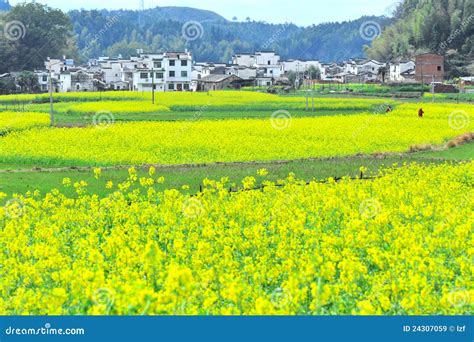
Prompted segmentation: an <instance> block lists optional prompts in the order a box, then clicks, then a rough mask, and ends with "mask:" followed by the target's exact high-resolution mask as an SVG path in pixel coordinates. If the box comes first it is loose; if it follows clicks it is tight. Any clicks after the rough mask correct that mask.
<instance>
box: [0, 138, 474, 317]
mask: <svg viewBox="0 0 474 342" xmlns="http://www.w3.org/2000/svg"><path fill="white" fill-rule="evenodd" d="M282 143H285V141H284V140H283V141H282ZM334 146H336V145H334ZM154 171H155V170H154V169H150V172H149V177H145V178H140V179H137V173H136V170H134V169H130V170H129V175H130V176H129V178H128V179H127V180H126V181H125V182H123V183H121V184H107V186H108V187H110V188H112V189H115V190H116V191H115V192H114V193H113V194H111V195H110V196H109V197H107V198H103V199H100V198H99V197H98V196H96V195H93V194H92V195H89V194H88V192H87V184H85V183H84V182H78V183H75V184H71V182H70V180H69V179H65V180H64V182H63V183H64V186H70V187H74V188H75V190H76V192H77V196H75V197H74V198H68V197H66V196H64V195H63V194H61V192H60V190H53V191H51V192H50V193H48V194H46V195H44V196H41V195H40V194H39V193H37V192H33V193H30V194H28V195H26V196H20V197H16V198H14V199H12V200H10V201H8V202H7V205H6V206H5V210H1V211H0V228H1V234H0V245H1V246H2V248H1V250H0V264H1V265H2V267H1V268H0V277H1V279H2V281H1V282H0V314H2V315H59V314H70V315H76V314H93V315H99V314H113V315H115V314H118V315H125V314H131V315H148V314H177V315H181V314H192V315H194V314H202V315H207V314H211V315H228V314H236V315H240V314H243V315H253V314H256V315H261V314H271V315H273V314H290V315H293V314H311V315H312V314H318V315H326V314H330V315H332V314H356V315H373V314H375V315H381V314H386V315H396V314H397V315H399V314H408V315H421V314H423V315H428V314H434V315H435V314H468V313H470V312H472V305H473V303H474V291H473V290H472V279H473V278H472V277H473V264H472V260H473V257H474V248H473V245H474V244H473V243H474V241H473V234H472V229H473V224H474V211H473V210H472V209H473V206H474V190H473V189H474V188H473V185H474V163H469V164H459V165H448V164H444V165H440V166H431V167H426V166H418V165H411V166H407V167H404V168H401V169H391V170H387V171H384V175H383V176H382V177H381V178H378V179H375V180H373V181H367V180H366V181H361V180H349V179H343V180H342V181H340V182H337V183H336V182H335V181H333V180H331V179H330V180H329V181H328V183H318V182H312V183H310V184H309V185H303V183H301V182H299V181H298V180H295V179H294V177H293V176H292V175H290V176H289V177H288V179H286V180H284V181H281V182H278V184H280V185H281V187H279V186H277V184H274V183H270V182H266V183H265V184H266V187H265V189H264V190H262V191H260V190H259V191H241V192H238V193H229V192H228V191H227V190H226V188H227V187H228V184H227V180H226V179H222V180H221V181H219V182H215V181H210V180H206V181H205V182H204V184H205V185H206V188H205V189H204V190H203V192H202V193H199V194H198V195H197V196H195V197H190V196H189V195H185V194H182V193H181V192H179V191H177V190H167V191H165V192H156V191H155V190H154V189H153V185H154V184H155V183H156V182H162V181H163V180H162V179H161V177H159V175H156V174H155V172H154ZM95 174H96V176H97V177H100V174H101V172H100V170H96V171H95ZM265 174H266V172H265V170H260V171H259V172H258V175H257V173H256V174H255V177H247V178H246V179H244V180H243V186H244V187H246V188H252V187H253V186H254V184H255V182H256V179H258V180H261V179H262V178H263V177H264V175H265ZM135 183H139V184H141V187H140V188H139V189H135V190H133V191H131V190H128V189H129V188H130V187H131V186H132V185H133V184H135ZM304 184H306V183H304ZM0 197H2V196H1V195H0Z"/></svg>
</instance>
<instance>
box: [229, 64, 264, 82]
mask: <svg viewBox="0 0 474 342" xmlns="http://www.w3.org/2000/svg"><path fill="white" fill-rule="evenodd" d="M228 69H229V74H230V75H235V76H237V77H240V78H241V79H243V80H254V79H255V78H256V77H257V68H254V67H246V66H239V65H231V66H229V68H228Z"/></svg>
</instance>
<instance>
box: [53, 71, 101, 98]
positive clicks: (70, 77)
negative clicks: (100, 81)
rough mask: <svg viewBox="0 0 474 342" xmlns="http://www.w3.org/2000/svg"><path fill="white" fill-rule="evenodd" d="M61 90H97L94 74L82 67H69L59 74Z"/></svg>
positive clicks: (64, 91)
mask: <svg viewBox="0 0 474 342" xmlns="http://www.w3.org/2000/svg"><path fill="white" fill-rule="evenodd" d="M58 82H59V84H58V85H59V91H60V92H62V93H66V92H71V91H96V90H97V87H96V84H95V83H96V82H95V80H94V74H93V73H90V72H87V71H84V70H82V69H76V68H74V69H72V68H71V69H68V70H67V71H64V72H62V73H61V74H60V75H59V80H58Z"/></svg>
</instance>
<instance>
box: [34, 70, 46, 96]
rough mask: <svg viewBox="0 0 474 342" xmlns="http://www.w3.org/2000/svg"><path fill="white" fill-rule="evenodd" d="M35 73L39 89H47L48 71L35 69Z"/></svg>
mask: <svg viewBox="0 0 474 342" xmlns="http://www.w3.org/2000/svg"><path fill="white" fill-rule="evenodd" d="M35 75H36V77H37V78H38V84H39V87H40V90H41V91H44V92H46V91H48V90H49V72H48V71H46V70H36V71H35Z"/></svg>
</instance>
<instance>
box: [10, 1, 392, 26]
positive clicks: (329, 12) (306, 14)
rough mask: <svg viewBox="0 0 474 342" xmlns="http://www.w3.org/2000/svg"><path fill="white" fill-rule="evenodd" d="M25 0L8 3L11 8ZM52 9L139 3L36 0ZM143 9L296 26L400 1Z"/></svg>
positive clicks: (383, 10) (374, 11)
mask: <svg viewBox="0 0 474 342" xmlns="http://www.w3.org/2000/svg"><path fill="white" fill-rule="evenodd" d="M20 2H24V0H10V3H11V4H12V5H14V4H17V3H20ZM37 2H41V3H44V4H47V5H49V6H51V7H56V8H61V9H63V10H70V9H79V8H85V9H93V8H109V9H117V8H128V9H138V4H139V0H101V1H98V0H67V1H66V0H39V1H37ZM144 2H145V8H151V7H156V6H187V7H195V8H201V9H207V10H211V11H214V12H216V13H218V14H220V15H222V16H224V17H225V18H227V19H232V17H234V16H235V17H237V18H238V19H239V20H245V18H247V17H250V18H251V19H253V20H265V21H267V22H271V23H284V22H286V21H288V22H293V23H296V24H299V25H311V24H319V23H322V22H328V21H344V20H351V19H357V18H359V17H361V16H363V15H382V14H388V13H390V12H391V11H390V9H391V8H393V6H394V4H396V3H397V2H400V0H144Z"/></svg>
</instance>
